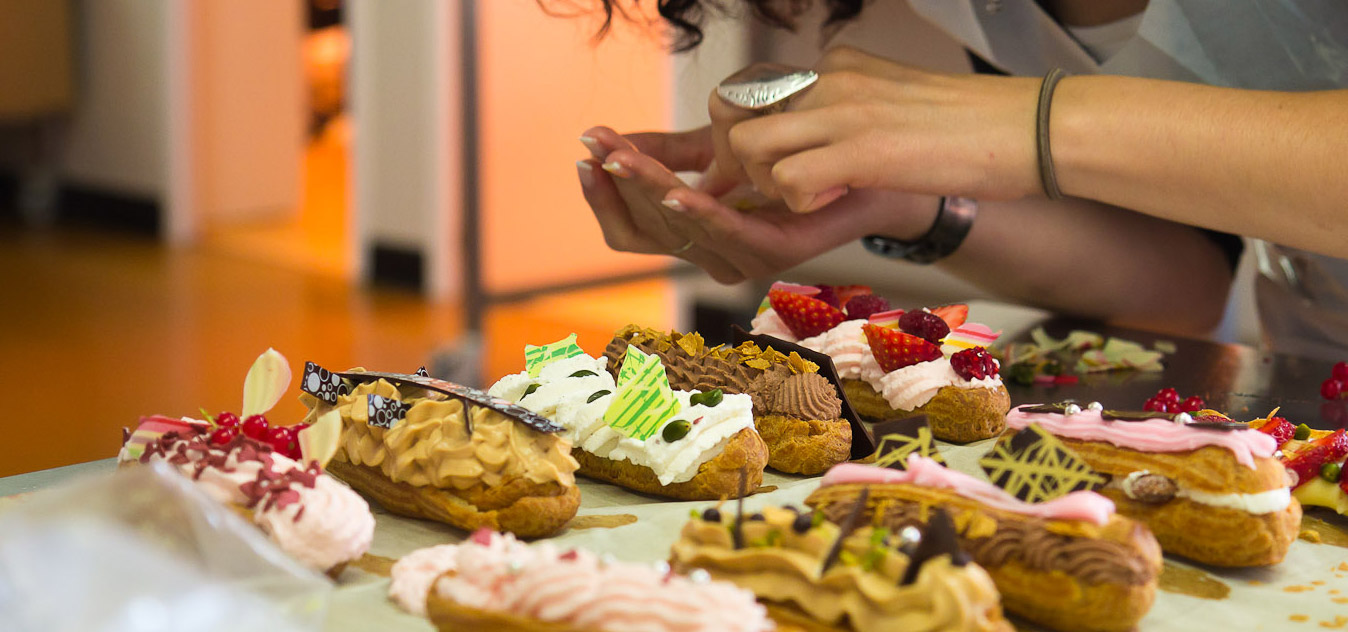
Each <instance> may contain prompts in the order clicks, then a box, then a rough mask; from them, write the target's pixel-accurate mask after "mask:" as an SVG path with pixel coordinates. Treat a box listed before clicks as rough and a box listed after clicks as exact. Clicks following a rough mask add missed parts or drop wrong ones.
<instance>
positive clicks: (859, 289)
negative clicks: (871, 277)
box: [833, 285, 875, 305]
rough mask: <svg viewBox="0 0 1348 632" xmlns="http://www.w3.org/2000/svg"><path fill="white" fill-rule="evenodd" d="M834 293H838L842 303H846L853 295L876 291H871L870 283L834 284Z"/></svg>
mask: <svg viewBox="0 0 1348 632" xmlns="http://www.w3.org/2000/svg"><path fill="white" fill-rule="evenodd" d="M833 293H834V294H837V295H838V302H839V303H840V304H842V305H846V304H847V301H850V300H852V298H853V297H856V296H861V295H863V294H874V293H875V292H873V291H871V286H869V285H835V286H833Z"/></svg>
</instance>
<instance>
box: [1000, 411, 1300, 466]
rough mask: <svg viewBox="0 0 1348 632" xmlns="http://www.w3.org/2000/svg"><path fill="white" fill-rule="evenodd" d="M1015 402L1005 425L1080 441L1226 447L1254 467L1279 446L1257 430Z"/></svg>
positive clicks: (1175, 448) (1179, 448) (1151, 447)
mask: <svg viewBox="0 0 1348 632" xmlns="http://www.w3.org/2000/svg"><path fill="white" fill-rule="evenodd" d="M1022 408H1026V406H1017V407H1016V408H1013V409H1011V412H1009V413H1007V415H1006V425H1007V426H1010V427H1011V428H1013V429H1015V430H1021V429H1023V428H1025V427H1026V426H1028V425H1030V424H1032V423H1033V424H1038V425H1039V427H1041V428H1043V429H1044V430H1047V431H1048V432H1050V433H1053V434H1054V435H1057V436H1059V437H1066V438H1069V439H1077V440H1080V441H1103V442H1105V443H1108V444H1110V445H1114V446H1118V447H1120V448H1128V449H1131V450H1137V451H1139V452H1184V451H1186V450H1196V449H1198V448H1201V447H1204V446H1217V447H1219V448H1226V449H1227V450H1230V451H1231V454H1233V455H1235V457H1236V460H1237V461H1239V462H1240V463H1241V464H1243V465H1245V466H1246V467H1248V468H1250V469H1254V467H1255V465H1254V459H1255V457H1271V456H1273V453H1274V451H1276V450H1277V449H1278V442H1277V441H1276V440H1274V439H1273V437H1272V436H1270V435H1266V434H1264V433H1262V432H1259V431H1258V430H1254V429H1250V430H1225V431H1218V430H1200V429H1198V428H1190V427H1188V426H1185V425H1183V424H1177V423H1175V422H1173V421H1170V420H1169V419H1148V420H1146V421H1105V420H1104V418H1103V417H1101V415H1100V411H1098V410H1090V409H1088V408H1083V409H1082V410H1081V412H1079V413H1077V414H1075V415H1059V414H1057V413H1026V412H1021V409H1022Z"/></svg>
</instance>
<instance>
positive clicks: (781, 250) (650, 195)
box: [579, 127, 938, 283]
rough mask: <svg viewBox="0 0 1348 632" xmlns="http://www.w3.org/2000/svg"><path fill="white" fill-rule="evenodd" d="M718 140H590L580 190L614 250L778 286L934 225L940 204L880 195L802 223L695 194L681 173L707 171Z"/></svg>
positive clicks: (700, 134) (595, 136) (739, 200)
mask: <svg viewBox="0 0 1348 632" xmlns="http://www.w3.org/2000/svg"><path fill="white" fill-rule="evenodd" d="M710 134H711V130H710V129H709V128H702V129H700V130H694V131H691V132H685V133H682V134H635V135H631V136H626V137H625V136H622V135H619V134H617V133H616V132H614V131H613V130H610V129H608V128H604V127H599V128H593V129H591V130H588V131H587V132H586V133H585V135H584V136H583V137H582V138H583V139H587V140H586V141H585V142H586V145H587V146H588V147H589V148H590V151H591V153H592V154H593V155H594V158H592V159H590V160H586V161H582V166H580V167H579V170H580V179H581V186H582V188H583V190H584V193H585V199H586V201H588V202H589V204H590V207H591V209H592V210H593V211H594V214H595V218H596V219H597V220H598V221H599V225H600V227H601V229H602V230H603V233H604V239H605V241H606V242H607V243H608V245H609V247H611V248H613V249H615V250H623V251H628V252H639V253H663V254H672V255H675V256H678V257H680V258H683V259H685V260H687V261H689V262H691V263H693V264H694V265H697V266H698V267H700V268H702V269H703V270H705V271H706V272H707V273H708V274H709V275H710V276H711V277H712V278H714V279H716V280H717V281H719V282H721V283H736V282H739V281H742V280H744V279H746V278H766V277H770V276H772V275H775V274H776V273H778V272H780V271H782V270H785V269H787V268H790V267H793V266H795V265H798V264H800V263H802V262H804V261H806V260H808V259H811V258H813V257H815V256H817V255H819V254H822V253H824V252H827V251H829V250H832V249H833V248H836V247H837V246H839V245H842V244H844V243H847V242H849V241H852V240H854V239H858V238H860V237H861V236H863V235H867V234H871V233H880V234H887V235H891V236H894V237H897V238H900V239H912V238H915V237H917V236H919V235H921V234H922V233H923V232H925V231H926V229H927V227H929V226H930V225H931V222H932V220H933V218H934V217H935V214H936V209H937V205H938V199H937V198H935V197H930V196H921V195H908V194H902V193H895V192H889V191H881V190H874V191H871V190H866V191H856V192H853V193H852V194H851V195H848V196H847V197H846V198H844V199H842V200H839V201H837V202H835V203H834V204H831V205H829V206H828V207H827V208H825V209H823V210H822V211H821V212H819V213H811V214H804V215H802V214H797V213H793V212H791V211H790V210H789V209H787V208H786V206H785V205H784V204H782V203H781V202H780V201H771V200H764V199H762V198H761V197H757V198H756V197H755V196H751V195H746V194H743V193H742V192H738V191H730V192H728V194H727V195H726V196H725V197H724V198H717V197H715V196H713V195H711V194H709V193H707V192H705V191H699V190H695V189H693V188H690V187H689V186H688V185H686V184H685V183H684V182H683V181H682V180H680V179H679V178H678V177H677V176H676V175H674V173H673V170H677V171H701V170H702V169H704V168H706V167H707V165H708V163H710V160H711V154H712V150H711V143H710V140H711V137H710ZM600 166H602V170H601V169H600V168H598V167H600Z"/></svg>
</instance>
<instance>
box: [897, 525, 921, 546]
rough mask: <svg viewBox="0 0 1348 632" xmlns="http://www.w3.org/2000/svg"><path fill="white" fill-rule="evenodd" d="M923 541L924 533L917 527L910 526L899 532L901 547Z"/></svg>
mask: <svg viewBox="0 0 1348 632" xmlns="http://www.w3.org/2000/svg"><path fill="white" fill-rule="evenodd" d="M921 541H922V531H921V530H919V529H918V528H917V527H914V526H912V525H908V526H906V527H904V528H903V529H901V530H900V531H899V546H906V545H908V544H917V543H918V542H921Z"/></svg>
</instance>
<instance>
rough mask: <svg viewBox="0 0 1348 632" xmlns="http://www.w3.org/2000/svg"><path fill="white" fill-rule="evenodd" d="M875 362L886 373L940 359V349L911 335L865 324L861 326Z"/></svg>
mask: <svg viewBox="0 0 1348 632" xmlns="http://www.w3.org/2000/svg"><path fill="white" fill-rule="evenodd" d="M861 329H862V331H865V332H866V341H867V342H869V343H870V345H871V352H872V353H874V354H875V361H876V362H877V363H879V364H880V368H882V369H884V370H885V372H886V373H888V372H890V371H897V370H899V369H902V368H903V367H906V366H912V365H914V364H917V363H919V362H930V361H932V360H935V359H937V358H939V357H941V348H940V347H938V346H936V345H934V344H932V343H930V342H927V341H926V340H923V339H921V338H918V337H917V336H914V335H912V334H905V333H903V332H902V331H895V330H893V329H888V328H886V327H879V326H876V325H872V324H870V323H867V324H865V325H862V326H861Z"/></svg>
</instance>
